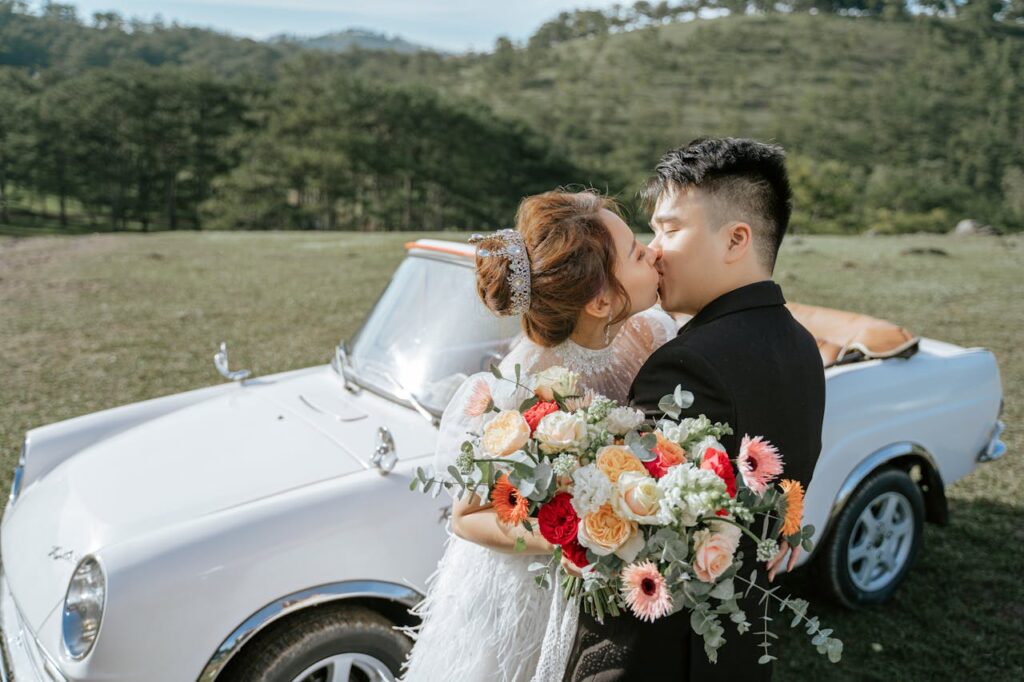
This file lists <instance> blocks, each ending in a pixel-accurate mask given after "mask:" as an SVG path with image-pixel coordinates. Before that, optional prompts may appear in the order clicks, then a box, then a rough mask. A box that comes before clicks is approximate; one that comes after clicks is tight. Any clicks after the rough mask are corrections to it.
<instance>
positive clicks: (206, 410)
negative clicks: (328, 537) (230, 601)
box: [2, 366, 436, 627]
mask: <svg viewBox="0 0 1024 682" xmlns="http://www.w3.org/2000/svg"><path fill="white" fill-rule="evenodd" d="M383 424H387V425H388V426H389V427H390V428H391V429H392V430H393V431H397V432H396V433H395V440H396V443H397V444H398V445H399V448H398V451H399V453H401V452H402V448H401V444H402V442H403V441H404V442H405V443H415V444H417V445H418V446H419V445H422V446H428V445H429V444H432V442H433V437H430V435H429V434H430V433H431V432H433V428H432V427H431V426H430V425H429V424H427V423H426V422H425V421H423V420H422V419H421V418H419V416H418V415H416V414H415V413H413V412H412V411H411V410H408V409H407V408H403V407H400V406H397V405H394V404H393V403H390V402H388V401H385V400H383V399H381V398H378V397H376V396H372V395H367V394H365V393H364V394H363V395H362V396H360V397H355V396H351V395H350V394H348V393H347V392H346V391H345V389H344V387H343V386H342V384H341V382H340V381H339V380H338V378H337V375H336V374H334V372H333V370H331V369H330V367H327V366H325V367H323V368H315V371H311V372H307V373H300V374H299V375H298V376H294V375H293V376H291V377H289V378H285V379H283V380H275V378H274V377H273V376H271V377H266V378H262V379H254V380H250V381H247V382H245V383H244V384H242V385H239V386H238V388H237V390H234V391H230V392H228V393H227V394H222V395H218V396H216V397H213V398H211V399H209V400H206V401H203V402H201V403H198V404H195V405H191V406H188V407H185V408H183V409H180V410H177V411H175V412H171V413H169V414H166V415H163V416H161V417H157V418H155V419H152V420H150V421H147V422H144V423H142V424H140V425H137V426H135V427H133V428H131V429H128V430H127V431H124V432H121V433H119V434H117V435H115V436H112V437H110V438H108V439H106V440H104V441H101V442H99V443H96V444H94V445H92V446H90V447H87V448H85V449H83V450H81V451H80V452H78V453H77V454H75V455H74V456H72V457H70V458H69V459H67V460H66V461H64V462H62V463H61V464H60V465H59V466H57V467H56V468H54V469H53V470H52V471H51V472H49V473H48V474H47V475H46V476H44V477H43V478H42V479H40V480H38V481H36V482H35V483H33V484H32V485H29V486H28V487H27V488H26V489H25V490H24V491H22V493H21V496H20V497H19V499H18V501H17V503H16V504H15V505H13V506H12V507H10V508H9V509H8V510H7V513H6V515H5V519H4V524H3V537H2V540H3V545H2V551H3V563H4V571H5V573H6V574H7V577H8V581H9V583H10V585H11V590H12V593H13V594H14V595H16V598H17V601H18V604H19V607H21V609H22V612H23V616H24V617H25V618H26V620H28V621H29V623H30V624H31V625H32V626H33V627H38V626H39V624H41V623H42V621H43V620H44V619H45V618H46V616H47V615H48V614H49V613H50V612H51V611H52V610H53V609H54V608H55V607H56V606H57V605H58V604H59V602H60V600H61V599H62V598H63V595H64V591H65V590H66V586H67V581H68V579H69V578H70V576H71V573H72V572H73V570H74V568H75V566H76V565H77V563H78V561H80V560H81V559H82V558H83V557H84V556H86V555H87V554H90V553H94V552H98V551H99V550H100V549H102V548H103V547H106V546H109V545H112V544H114V543H117V542H121V541H124V540H129V539H132V538H135V537H138V536H140V535H143V534H145V533H147V532H149V531H151V530H156V529H158V528H162V527H166V526H168V525H171V524H175V523H178V522H181V521H187V520H189V519H193V518H196V517H199V516H202V515H206V514H212V513H216V512H218V511H220V510H224V509H226V508H229V507H235V506H237V505H240V504H245V503H247V502H250V501H253V500H256V499H259V498H262V497H267V496H270V495H276V494H280V493H282V492H285V491H288V490H290V489H295V488H299V487H302V486H306V485H309V484H311V483H315V482H317V481H322V480H325V479H329V478H334V477H337V476H343V475H346V474H350V473H353V472H358V471H363V470H365V469H368V468H370V465H369V464H368V460H369V456H370V454H371V453H372V451H373V447H374V445H375V439H376V433H377V428H378V427H379V426H381V425H383ZM410 431H413V432H415V433H410ZM434 433H435V434H436V432H434ZM400 434H401V435H400ZM404 454H405V455H407V456H415V455H422V454H425V453H423V452H416V451H412V450H407V451H406V452H405V453H404Z"/></svg>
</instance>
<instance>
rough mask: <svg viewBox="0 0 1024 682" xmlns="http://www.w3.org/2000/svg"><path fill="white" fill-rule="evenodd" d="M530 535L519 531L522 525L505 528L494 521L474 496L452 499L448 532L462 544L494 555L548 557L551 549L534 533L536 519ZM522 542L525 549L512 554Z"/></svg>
mask: <svg viewBox="0 0 1024 682" xmlns="http://www.w3.org/2000/svg"><path fill="white" fill-rule="evenodd" d="M530 523H532V524H533V532H532V533H531V532H530V531H528V530H526V529H525V528H523V526H522V524H516V525H514V526H508V525H505V524H503V523H502V522H501V521H499V520H498V515H497V513H496V512H495V511H494V509H493V508H492V506H491V505H490V504H481V499H480V497H479V496H477V495H471V496H467V498H461V499H456V500H455V501H454V503H453V504H452V532H454V533H455V534H456V535H458V536H459V537H460V538H462V539H463V540H468V541H470V542H475V543H476V544H478V545H482V546H483V547H486V548H487V549H490V550H494V551H495V552H507V553H509V554H551V552H553V551H554V550H555V547H554V545H552V544H551V543H550V542H548V541H547V540H545V539H544V538H543V537H541V535H540V533H539V532H538V525H537V519H535V518H533V519H530ZM517 538H522V539H523V541H524V542H525V543H526V549H525V550H523V551H521V552H516V551H515V547H516V539H517Z"/></svg>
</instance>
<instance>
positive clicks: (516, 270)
mask: <svg viewBox="0 0 1024 682" xmlns="http://www.w3.org/2000/svg"><path fill="white" fill-rule="evenodd" d="M495 237H496V238H498V239H501V240H502V242H504V246H502V247H501V248H500V249H483V248H479V247H477V251H476V252H477V255H478V256H484V257H488V256H505V257H506V258H508V262H509V264H508V270H509V272H508V285H509V287H511V289H512V305H511V306H509V308H508V309H507V310H503V311H501V312H499V313H498V314H499V315H522V314H523V313H525V312H526V311H527V310H529V309H530V258H529V255H528V254H527V253H526V242H524V241H523V235H521V234H519V233H518V232H516V231H515V230H509V229H504V230H498V231H497V232H495V233H493V234H488V235H483V234H474V235H473V236H472V237H470V238H469V243H470V244H477V243H479V242H482V241H484V240H485V239H491V238H495Z"/></svg>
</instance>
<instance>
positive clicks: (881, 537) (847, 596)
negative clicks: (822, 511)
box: [815, 468, 925, 609]
mask: <svg viewBox="0 0 1024 682" xmlns="http://www.w3.org/2000/svg"><path fill="white" fill-rule="evenodd" d="M924 516H925V511H924V496H923V495H922V494H921V489H920V488H919V487H918V486H917V484H916V483H914V481H913V480H911V478H910V476H909V475H908V474H907V473H906V472H904V471H901V470H899V469H895V468H884V469H879V470H878V471H876V472H875V473H873V474H871V475H870V476H869V477H868V478H867V479H865V480H864V482H863V483H861V484H860V486H858V487H857V489H856V490H855V491H854V492H853V494H852V495H851V496H850V499H849V500H848V501H847V503H846V505H845V506H844V507H843V510H842V511H841V512H840V513H839V516H838V518H837V519H836V522H835V526H834V527H833V529H832V532H831V534H830V536H829V538H828V540H827V541H826V542H825V545H824V547H822V552H821V554H820V555H819V557H818V561H817V562H816V566H815V568H816V569H817V571H816V572H817V574H818V582H819V585H820V586H821V587H822V588H824V589H825V591H826V592H827V593H828V594H829V596H831V597H832V598H833V599H834V600H835V601H837V602H838V603H840V604H842V605H843V606H846V607H848V608H851V609H858V608H862V607H865V606H871V605H874V604H881V603H883V602H885V601H887V600H889V599H890V598H891V597H892V595H893V593H894V592H895V591H896V589H897V588H898V587H899V585H900V583H902V582H903V580H904V578H906V575H907V573H908V572H909V571H910V568H911V566H912V565H913V563H914V560H915V559H916V558H917V554H918V552H919V551H920V549H921V536H922V531H923V529H924Z"/></svg>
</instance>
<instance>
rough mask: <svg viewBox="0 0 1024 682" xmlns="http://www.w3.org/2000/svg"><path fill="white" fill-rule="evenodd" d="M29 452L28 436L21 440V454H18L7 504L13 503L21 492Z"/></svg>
mask: <svg viewBox="0 0 1024 682" xmlns="http://www.w3.org/2000/svg"><path fill="white" fill-rule="evenodd" d="M27 453H28V436H25V438H24V440H22V441H21V454H19V455H18V463H17V465H15V467H14V477H13V478H12V479H11V494H10V497H8V498H7V504H8V505H12V504H14V503H15V501H17V499H18V496H19V495H20V494H21V479H22V477H23V476H24V475H25V459H26V458H25V455H26V454H27Z"/></svg>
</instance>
